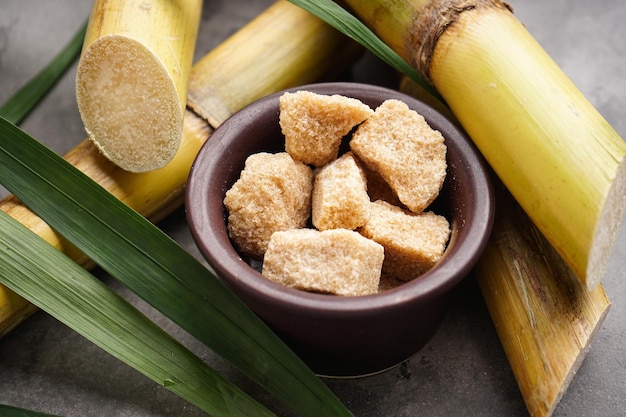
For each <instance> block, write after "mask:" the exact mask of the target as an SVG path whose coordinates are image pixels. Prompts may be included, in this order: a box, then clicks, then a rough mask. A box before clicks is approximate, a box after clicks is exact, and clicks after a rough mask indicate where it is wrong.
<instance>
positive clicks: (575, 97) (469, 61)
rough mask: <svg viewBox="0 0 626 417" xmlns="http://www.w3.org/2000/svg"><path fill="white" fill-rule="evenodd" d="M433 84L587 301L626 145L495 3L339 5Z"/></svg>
mask: <svg viewBox="0 0 626 417" xmlns="http://www.w3.org/2000/svg"><path fill="white" fill-rule="evenodd" d="M346 3H348V4H349V6H350V7H351V8H352V9H353V10H354V11H355V13H356V14H357V15H359V16H360V18H361V19H362V20H363V21H364V22H366V23H367V24H368V25H370V26H371V28H372V29H373V30H374V31H375V32H377V33H378V34H379V36H381V37H382V38H383V40H385V41H386V42H387V43H388V44H390V45H391V46H392V47H394V48H396V51H397V52H398V53H399V54H400V55H401V56H403V57H404V58H405V59H406V60H407V61H408V62H409V63H410V64H411V65H413V66H414V67H415V68H416V69H417V70H419V72H420V73H421V74H422V76H423V77H424V78H425V79H427V80H429V81H430V82H432V84H433V85H434V86H435V87H436V89H437V91H438V92H439V93H440V94H441V95H442V96H443V98H444V99H445V101H446V102H447V104H448V105H449V106H450V108H451V110H452V111H453V112H454V114H455V116H456V117H457V119H458V120H459V121H460V123H461V124H462V125H463V127H464V128H465V130H466V131H467V133H468V134H469V136H470V137H471V138H472V140H473V141H474V143H475V144H476V145H477V147H478V148H479V149H480V151H481V153H482V154H483V155H484V156H485V158H486V159H487V161H488V162H489V164H490V165H491V166H492V168H493V169H494V170H495V172H496V173H497V175H498V176H499V178H500V179H501V180H502V182H503V183H504V184H505V185H506V187H507V188H508V189H509V191H510V192H511V194H512V195H513V196H514V197H515V199H516V200H517V201H518V202H519V204H520V206H521V207H522V208H523V209H524V211H525V212H526V213H527V214H528V216H529V217H530V218H531V219H532V221H533V223H534V224H535V225H536V226H537V227H538V228H539V230H541V232H542V233H543V234H544V235H545V236H546V238H547V239H548V241H549V242H550V244H551V245H552V246H553V247H554V248H555V249H556V250H557V252H558V253H559V254H560V255H561V257H562V258H563V259H564V260H565V262H566V263H567V264H568V265H569V266H570V268H571V269H572V271H573V272H574V273H575V275H576V276H577V277H578V278H579V279H580V280H581V281H582V282H583V283H585V285H586V286H587V288H589V289H593V288H595V287H596V286H597V285H598V283H599V282H600V280H601V278H602V276H603V275H604V273H605V271H606V265H607V263H608V258H609V255H610V253H611V251H612V247H613V245H614V243H615V240H616V238H617V232H618V229H619V226H620V223H621V221H622V218H623V215H624V209H625V206H626V204H625V203H626V201H625V200H626V163H625V162H624V155H625V154H626V144H625V143H624V141H623V140H622V138H620V136H619V135H618V134H617V133H616V132H615V130H614V129H613V128H612V127H611V126H610V125H609V124H608V123H607V122H606V120H604V118H603V117H602V116H601V115H600V113H599V112H598V111H597V110H596V109H595V108H594V107H593V106H592V105H591V104H590V103H589V101H588V100H587V99H586V98H585V97H584V96H583V94H582V93H581V92H580V91H579V90H578V89H577V88H576V87H575V85H574V84H573V83H572V82H571V81H570V80H569V79H568V77H567V76H566V75H565V74H564V73H563V71H561V70H560V69H559V67H558V66H557V65H556V63H555V62H554V61H553V60H552V59H551V58H550V57H549V56H548V54H547V53H546V52H545V51H544V50H543V49H542V47H541V46H540V45H539V44H538V43H537V42H536V41H535V40H534V38H533V37H532V36H531V35H530V34H529V33H528V31H527V30H526V29H525V27H524V26H523V25H522V24H521V23H520V22H519V21H518V20H517V18H516V17H515V16H514V15H513V13H512V11H511V10H510V8H509V7H508V6H507V5H506V4H504V3H503V2H501V1H499V0H446V1H444V0H440V1H435V0H421V1H413V2H408V1H406V2H402V1H393V2H391V1H383V0H367V1H361V0H359V1H357V0H347V1H346Z"/></svg>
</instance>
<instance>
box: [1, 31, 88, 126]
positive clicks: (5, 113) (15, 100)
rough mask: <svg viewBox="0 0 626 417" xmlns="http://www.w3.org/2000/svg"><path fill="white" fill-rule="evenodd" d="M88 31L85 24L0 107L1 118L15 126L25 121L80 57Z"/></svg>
mask: <svg viewBox="0 0 626 417" xmlns="http://www.w3.org/2000/svg"><path fill="white" fill-rule="evenodd" d="M86 30H87V23H86V22H85V23H84V24H83V25H82V26H81V27H80V29H79V30H78V31H77V32H76V34H75V35H74V37H72V39H71V40H70V42H69V43H68V44H67V45H66V46H65V48H63V49H62V50H61V52H59V54H58V55H57V56H55V57H54V59H53V60H52V61H50V63H49V64H48V65H47V66H46V67H45V68H44V69H43V70H41V71H40V72H39V73H38V74H37V75H36V76H35V77H33V78H32V79H31V80H30V81H29V82H28V83H27V84H25V85H24V86H23V87H22V88H20V89H19V90H18V91H17V92H16V93H15V94H13V96H11V98H10V99H8V100H7V101H5V102H4V104H2V105H1V106H0V116H2V117H4V118H5V119H7V120H8V121H10V122H11V123H15V124H19V123H20V122H21V121H22V120H24V118H25V117H26V116H27V115H28V113H30V111H31V110H32V109H33V108H34V107H35V106H36V105H37V104H38V103H39V101H40V100H41V99H42V98H43V97H44V96H45V95H46V93H47V92H48V91H49V90H50V88H52V86H54V85H55V83H56V82H57V81H58V79H59V78H60V77H61V75H63V73H64V72H65V71H66V70H67V68H68V67H69V66H70V64H72V62H74V60H75V59H76V57H77V56H78V55H79V53H80V50H81V48H82V45H83V39H84V38H85V32H86Z"/></svg>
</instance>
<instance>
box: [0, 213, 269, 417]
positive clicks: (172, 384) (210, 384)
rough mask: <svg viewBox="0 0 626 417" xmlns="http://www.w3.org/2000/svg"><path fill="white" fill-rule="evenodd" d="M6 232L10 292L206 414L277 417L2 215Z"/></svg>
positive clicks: (1, 278)
mask: <svg viewBox="0 0 626 417" xmlns="http://www.w3.org/2000/svg"><path fill="white" fill-rule="evenodd" d="M0 230H2V233H0V247H1V248H2V251H1V252H0V282H2V283H3V284H4V285H6V286H7V287H8V288H10V289H12V290H13V291H15V292H16V293H18V294H19V295H21V296H22V297H24V298H26V299H27V300H28V301H30V302H32V303H33V304H35V305H37V306H38V307H39V308H41V309H42V310H44V311H46V312H47V313H49V314H50V315H52V316H53V317H55V318H56V319H58V320H59V321H61V322H62V323H64V324H65V325H67V326H68V327H70V328H71V329H73V330H75V331H76V332H78V333H79V334H81V335H82V336H83V337H85V338H87V339H88V340H90V341H92V342H93V343H95V344H96V345H98V346H99V347H100V348H102V349H104V350H105V351H107V352H109V353H110V354H111V355H113V356H115V357H116V358H118V359H120V360H122V361H123V362H125V363H127V364H128V365H130V366H132V367H133V368H135V369H137V370H138V371H140V372H141V373H143V374H144V375H146V376H148V377H149V378H151V379H152V380H154V381H156V382H157V383H159V384H161V385H163V386H165V387H166V388H167V389H169V390H170V391H172V392H174V393H176V394H178V395H179V396H181V397H182V398H184V399H186V400H187V401H189V402H190V403H192V404H194V405H196V406H198V407H200V408H201V409H203V410H205V411H206V412H207V413H210V414H213V415H215V416H242V415H243V416H248V415H250V416H251V415H254V416H260V415H264V416H271V415H273V414H272V413H271V412H269V411H268V410H267V409H266V408H265V407H263V406H262V405H260V404H258V403H257V402H256V401H255V400H253V399H252V398H250V397H249V396H248V395H246V394H245V393H244V392H242V391H241V390H240V389H238V388H237V387H236V386H234V385H233V384H232V383H230V382H229V381H227V380H225V379H224V378H223V377H222V376H221V375H219V374H218V373H216V372H215V371H213V370H212V369H211V368H210V367H209V366H207V365H206V364H205V363H204V362H202V360H200V359H199V358H198V357H197V356H195V355H194V354H193V353H191V352H190V351H189V350H187V349H186V348H185V347H183V346H182V345H181V344H180V343H179V342H177V341H176V340H174V339H173V338H172V337H170V336H169V335H168V334H167V333H165V332H164V331H163V330H162V329H161V328H159V327H158V326H157V325H156V324H154V323H152V322H151V321H150V320H149V319H148V318H147V317H145V316H144V315H143V314H141V313H140V312H139V311H137V310H136V309H135V308H134V307H133V306H131V305H130V304H129V303H128V302H126V301H125V300H124V299H123V298H121V297H120V296H118V295H117V294H116V293H115V292H113V291H112V290H111V289H109V288H108V287H107V286H106V285H105V284H103V283H102V282H101V281H99V280H98V279H96V278H95V277H94V276H93V275H91V274H90V273H89V272H87V271H85V270H84V269H83V268H81V267H80V266H79V265H78V264H76V263H75V262H73V261H72V260H71V259H70V258H68V257H67V256H66V255H64V254H63V253H62V252H59V251H57V250H56V249H55V248H54V247H53V246H51V245H50V244H48V243H47V242H45V241H44V240H43V239H41V238H40V237H39V236H37V235H36V234H34V233H33V232H31V231H30V230H28V229H27V228H25V227H24V226H23V225H21V224H20V223H19V222H17V220H14V219H13V218H12V217H10V216H9V215H8V214H6V213H4V212H3V211H0ZM0 411H1V410H0ZM3 415H4V414H3Z"/></svg>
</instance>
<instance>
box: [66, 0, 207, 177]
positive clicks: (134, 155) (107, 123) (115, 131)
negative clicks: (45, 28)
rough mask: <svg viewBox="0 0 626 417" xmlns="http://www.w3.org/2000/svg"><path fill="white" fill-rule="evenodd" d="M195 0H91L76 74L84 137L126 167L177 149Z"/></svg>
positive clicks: (135, 168) (156, 160)
mask: <svg viewBox="0 0 626 417" xmlns="http://www.w3.org/2000/svg"><path fill="white" fill-rule="evenodd" d="M201 12H202V0H188V1H184V2H174V1H170V0H150V1H145V0H96V1H95V2H94V4H93V8H92V11H91V15H90V18H89V24H88V27H87V33H86V34H85V41H84V44H83V51H82V53H81V56H80V60H79V64H78V68H77V72H76V100H77V103H78V110H79V112H80V115H81V118H82V120H83V123H84V125H85V130H86V131H87V134H88V136H89V138H90V139H91V140H92V141H93V142H94V143H95V144H96V145H97V147H98V148H99V149H100V151H101V152H102V153H103V154H104V155H105V156H106V157H107V158H109V159H110V160H111V161H113V162H114V163H115V164H117V165H118V166H120V167H121V168H123V169H126V170H128V171H132V172H145V171H150V170H153V169H158V168H161V167H163V166H164V165H165V164H167V163H168V162H170V160H171V159H172V158H173V157H174V155H175V154H176V152H177V151H178V147H179V145H180V142H181V138H182V130H183V117H184V112H185V103H186V96H187V86H188V81H189V71H190V68H191V63H192V59H193V53H194V48H195V44H196V36H197V33H198V27H199V24H200V16H201Z"/></svg>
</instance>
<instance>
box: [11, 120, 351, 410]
mask: <svg viewBox="0 0 626 417" xmlns="http://www.w3.org/2000/svg"><path fill="white" fill-rule="evenodd" d="M0 182H1V183H2V184H3V185H4V186H5V187H6V188H8V189H9V190H10V191H11V192H13V193H14V194H15V195H16V196H17V197H18V198H19V199H20V200H22V201H23V202H24V203H25V204H26V205H27V206H29V207H30V208H31V209H32V210H33V211H35V212H36V213H37V214H38V215H39V216H40V217H42V218H43V219H44V221H46V222H47V223H48V224H50V225H51V226H52V227H53V228H55V229H56V230H57V231H58V232H59V233H61V234H62V235H63V236H64V237H65V238H66V239H68V240H69V241H70V242H72V243H73V244H74V245H76V246H77V247H78V248H79V249H81V250H82V251H83V252H85V253H86V254H87V255H88V256H89V257H90V258H91V259H93V260H94V261H95V262H96V263H97V264H99V265H100V266H101V267H103V268H104V269H105V270H107V271H108V272H109V273H110V274H111V275H112V276H113V277H115V278H117V279H118V280H120V281H121V282H123V283H124V284H125V285H126V286H128V287H129V288H130V289H131V290H132V291H134V292H135V293H137V294H138V295H139V296H140V297H142V298H143V299H145V300H146V301H147V302H148V303H150V304H152V305H153V306H154V307H155V308H156V309H157V310H159V311H161V312H162V313H163V314H165V315H166V316H168V317H169V318H171V319H172V320H173V321H174V322H176V323H178V324H179V325H180V326H181V327H182V328H184V329H185V330H187V331H188V332H189V333H191V334H192V335H193V336H195V337H196V338H197V339H198V340H200V341H202V342H203V343H205V344H206V345H207V346H208V347H210V348H211V349H213V350H214V351H215V352H216V353H218V354H220V355H221V356H223V357H224V358H225V359H227V360H229V361H230V362H231V363H233V364H234V365H236V366H237V367H239V368H240V369H241V370H242V371H243V372H244V373H246V374H247V375H249V376H250V377H251V378H252V379H253V380H255V381H257V382H258V383H259V384H260V385H261V386H263V387H265V388H266V389H267V390H269V391H270V392H272V393H273V394H274V395H276V396H277V397H278V398H280V399H282V400H283V401H284V402H285V403H286V404H287V405H288V406H290V407H292V408H293V409H294V410H295V411H297V412H298V413H300V414H301V415H303V416H322V415H323V416H347V415H351V413H350V412H349V411H348V410H347V409H346V408H345V407H344V406H343V405H342V404H341V402H339V400H338V399H337V398H336V396H335V395H334V394H333V393H332V392H331V391H330V390H329V389H328V387H326V385H324V384H323V383H322V382H321V381H320V380H319V379H318V378H317V377H316V376H315V375H314V374H313V373H312V372H311V371H310V369H309V368H308V367H307V366H306V365H305V364H304V363H303V362H302V361H301V360H300V359H299V358H298V357H297V356H296V355H295V354H294V353H293V352H292V351H291V350H290V349H289V348H288V347H287V346H286V345H285V344H284V343H283V342H282V341H281V340H280V339H279V338H278V337H277V336H276V335H275V334H274V333H273V332H272V331H271V330H270V329H269V328H268V327H267V326H266V325H265V324H264V323H263V322H262V321H261V320H260V319H259V318H258V317H257V316H256V315H255V314H253V313H252V312H251V311H250V310H249V309H248V308H247V307H246V306H245V305H244V304H243V303H241V302H240V301H239V299H238V298H236V297H235V296H234V295H233V294H232V292H231V291H230V290H228V289H227V288H226V287H225V286H224V284H223V283H222V282H221V281H219V280H218V279H217V278H216V277H215V276H214V275H213V274H212V273H211V272H210V271H209V270H208V269H206V268H205V267H204V266H203V265H202V264H201V263H200V262H199V261H198V260H196V259H195V258H194V257H193V256H192V255H191V254H189V253H188V252H186V251H185V250H184V249H183V248H181V247H180V246H179V245H178V244H176V243H175V242H174V241H173V240H171V239H170V238H169V237H168V236H167V235H165V234H164V233H163V232H162V231H161V230H159V229H158V228H157V227H156V226H154V225H153V224H151V223H150V222H148V221H147V220H146V219H144V218H143V217H142V216H140V215H139V214H138V213H136V212H134V211H133V210H131V209H130V208H129V207H128V206H126V205H124V204H123V203H121V202H120V201H119V200H118V199H116V198H115V197H114V196H112V195H111V194H110V193H108V192H107V191H106V190H104V189H103V188H102V187H100V186H99V185H98V184H96V183H95V182H94V181H92V180H91V179H90V178H88V177H87V176H85V175H84V174H83V173H81V172H80V171H78V170H77V169H76V168H74V167H73V166H71V165H70V164H68V163H67V162H66V161H64V160H63V159H62V158H60V157H59V156H57V155H56V154H54V153H53V152H51V151H50V150H49V149H47V148H45V147H44V146H43V145H41V144H40V143H38V142H37V141H36V140H34V139H32V138H31V137H30V136H28V134H26V133H25V132H23V131H22V130H20V129H19V128H17V127H16V126H14V125H12V124H10V123H8V122H6V121H5V120H2V119H0Z"/></svg>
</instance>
